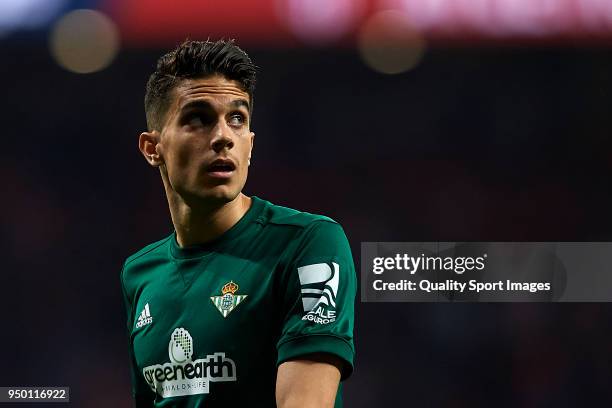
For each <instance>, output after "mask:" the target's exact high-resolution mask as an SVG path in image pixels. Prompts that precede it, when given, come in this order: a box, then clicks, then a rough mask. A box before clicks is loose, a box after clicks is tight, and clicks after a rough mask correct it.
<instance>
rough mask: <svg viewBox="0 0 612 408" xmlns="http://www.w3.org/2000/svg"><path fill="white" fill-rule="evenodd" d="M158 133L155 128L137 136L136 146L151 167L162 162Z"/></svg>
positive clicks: (157, 165)
mask: <svg viewBox="0 0 612 408" xmlns="http://www.w3.org/2000/svg"><path fill="white" fill-rule="evenodd" d="M159 139H160V134H159V132H158V131H157V130H154V131H153V132H142V133H141V134H140V137H139V138H138V148H139V149H140V153H142V155H143V156H144V158H145V159H146V161H147V162H149V164H150V165H151V166H153V167H159V166H161V165H162V164H164V158H163V156H162V155H161V154H160V153H159V149H158V148H159V147H161V146H160V145H158V144H159Z"/></svg>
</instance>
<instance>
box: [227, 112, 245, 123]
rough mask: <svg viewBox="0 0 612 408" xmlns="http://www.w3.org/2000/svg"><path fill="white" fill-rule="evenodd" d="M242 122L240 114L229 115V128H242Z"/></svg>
mask: <svg viewBox="0 0 612 408" xmlns="http://www.w3.org/2000/svg"><path fill="white" fill-rule="evenodd" d="M244 121H245V118H244V115H243V114H242V113H239V112H235V113H232V114H231V115H230V121H229V123H230V125H231V126H242V125H244Z"/></svg>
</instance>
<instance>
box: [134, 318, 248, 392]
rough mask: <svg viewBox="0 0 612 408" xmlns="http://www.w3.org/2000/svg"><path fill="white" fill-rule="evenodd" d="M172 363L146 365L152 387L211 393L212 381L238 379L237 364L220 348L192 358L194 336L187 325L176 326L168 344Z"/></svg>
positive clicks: (144, 370)
mask: <svg viewBox="0 0 612 408" xmlns="http://www.w3.org/2000/svg"><path fill="white" fill-rule="evenodd" d="M168 356H169V358H170V362H169V363H164V364H155V365H150V366H148V367H145V368H143V370H142V374H143V376H144V378H145V381H146V382H147V384H149V386H150V387H151V389H152V390H153V391H154V392H156V393H157V394H159V395H160V396H162V397H164V398H166V397H176V396H182V395H195V394H208V393H209V392H210V383H211V382H223V381H236V378H237V377H236V364H235V363H234V361H233V360H232V359H230V358H227V357H226V356H225V353H221V352H217V353H213V354H209V355H207V356H206V357H204V358H200V359H197V360H192V357H193V338H192V337H191V334H190V333H189V332H188V331H187V330H186V329H184V328H182V327H178V328H176V329H174V331H173V332H172V335H171V336H170V342H169V344H168Z"/></svg>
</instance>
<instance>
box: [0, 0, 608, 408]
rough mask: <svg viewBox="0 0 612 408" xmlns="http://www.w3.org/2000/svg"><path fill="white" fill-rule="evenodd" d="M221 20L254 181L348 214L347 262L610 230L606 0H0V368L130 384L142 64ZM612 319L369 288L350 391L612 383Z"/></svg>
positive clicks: (443, 402)
mask: <svg viewBox="0 0 612 408" xmlns="http://www.w3.org/2000/svg"><path fill="white" fill-rule="evenodd" d="M209 36H210V37H211V38H215V39H216V38H219V37H225V38H236V39H237V41H238V43H239V44H240V45H241V46H242V47H243V48H245V49H246V50H247V51H248V52H249V53H250V55H251V56H252V58H253V59H254V61H255V62H256V64H257V65H258V66H259V67H260V77H259V83H258V89H257V91H256V98H255V99H256V103H255V112H254V121H253V129H254V130H255V132H256V133H257V140H256V147H255V150H254V157H253V165H252V166H251V175H250V179H249V182H248V183H247V188H246V191H247V193H249V194H255V195H257V196H260V197H263V198H266V199H268V200H271V201H273V202H275V203H278V204H283V205H287V206H291V207H295V208H298V209H301V210H307V211H311V212H320V213H324V214H327V215H330V216H332V217H333V218H335V219H337V220H338V221H340V222H341V223H342V225H343V226H344V228H345V230H346V231H347V234H348V236H349V239H350V241H351V245H352V247H353V251H354V256H355V260H356V262H357V267H359V259H358V258H359V243H360V242H361V241H428V240H431V241H445V240H446V241H461V240H499V241H510V240H526V241H527V240H532V241H537V240H550V241H563V240H566V241H593V240H602V241H609V240H611V239H612V215H611V212H610V209H611V208H612V191H611V188H610V177H609V175H610V174H612V142H611V140H610V137H611V134H612V115H611V114H610V108H611V107H612V80H611V79H610V73H611V72H612V53H611V49H610V46H611V45H612V2H611V1H609V0H225V1H221V0H180V1H169V0H168V1H164V0H97V1H96V0H0V50H1V54H0V55H1V57H0V58H1V61H2V63H1V64H0V77H1V78H2V79H3V81H2V82H3V85H2V99H1V100H0V112H1V114H0V115H1V117H2V131H3V135H4V136H3V138H2V141H1V143H2V149H1V150H0V155H1V158H2V160H1V161H0V169H1V173H2V179H3V180H4V181H3V183H4V186H5V187H4V193H3V195H2V197H3V199H2V200H1V201H0V217H1V220H2V222H1V226H2V229H1V233H0V243H1V244H2V248H3V252H2V253H3V255H4V262H5V263H4V267H3V268H2V276H3V279H2V284H1V287H2V291H1V297H0V298H1V299H2V301H1V302H2V303H0V306H1V308H0V313H1V316H2V327H3V329H2V334H3V335H2V336H1V337H0V345H1V349H2V350H3V352H2V353H1V358H2V363H1V364H0V366H1V367H2V370H0V385H2V386H13V385H15V386H17V385H47V386H51V385H54V386H62V385H67V386H70V387H71V390H72V395H71V398H72V403H71V405H72V406H75V407H88V408H89V407H94V408H95V407H129V406H130V405H131V401H130V388H129V378H128V371H127V364H128V361H127V354H126V345H127V337H126V334H125V327H124V319H125V317H124V312H123V306H122V304H121V298H120V289H119V284H118V282H119V271H120V268H121V264H122V261H123V259H124V258H125V257H126V256H127V255H129V254H131V253H132V252H134V251H135V250H137V249H139V248H141V247H142V246H143V245H145V244H146V243H149V242H152V241H154V240H157V239H158V238H159V237H161V236H163V235H165V234H167V233H169V231H170V230H171V224H170V220H169V216H168V210H167V206H166V202H165V198H164V195H163V190H162V187H161V181H160V180H159V176H158V174H157V173H156V172H155V171H154V170H152V169H151V168H149V167H148V166H147V165H146V164H145V162H144V160H142V159H141V157H140V154H139V152H138V149H137V135H138V133H139V132H140V131H141V130H142V129H144V127H145V120H144V113H143V95H144V85H145V81H146V79H147V77H148V75H149V74H150V72H151V71H152V69H153V66H154V64H155V61H156V59H157V57H158V56H160V55H161V53H162V52H163V51H164V50H166V49H168V48H171V47H173V46H174V45H175V44H177V43H178V42H180V41H182V40H184V39H185V38H187V37H189V38H192V39H200V38H207V37H209ZM611 318H612V308H611V307H610V305H608V304H361V303H358V304H357V322H356V345H357V350H358V355H357V361H356V371H355V373H354V375H353V376H352V377H351V379H350V380H349V381H348V382H347V383H346V385H345V401H346V406H347V407H378V406H380V407H387V406H411V407H426V406H427V407H430V406H431V407H468V406H469V407H474V406H495V407H517V406H520V407H545V406H555V407H559V406H592V405H595V404H597V405H598V406H606V405H610V404H611V403H612V393H611V391H610V387H609V383H610V378H611V374H612V373H611V364H610V361H611V358H612V347H611V344H612V342H611V341H610V340H611V338H612V337H611V334H612V333H611V329H610V321H611ZM22 406H23V405H22ZM37 406H39V405H37Z"/></svg>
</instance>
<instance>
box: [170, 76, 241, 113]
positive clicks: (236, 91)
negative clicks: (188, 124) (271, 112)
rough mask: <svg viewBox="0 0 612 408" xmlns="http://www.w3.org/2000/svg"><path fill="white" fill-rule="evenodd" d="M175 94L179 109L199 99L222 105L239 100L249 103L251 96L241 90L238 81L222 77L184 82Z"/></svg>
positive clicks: (176, 104)
mask: <svg viewBox="0 0 612 408" xmlns="http://www.w3.org/2000/svg"><path fill="white" fill-rule="evenodd" d="M174 94H175V97H176V98H175V106H176V107H177V108H178V109H181V107H182V106H184V105H185V104H187V103H189V102H193V101H196V100H198V99H204V100H207V101H216V102H218V103H221V104H227V103H231V102H232V101H235V100H237V99H245V100H246V101H247V102H248V101H249V94H248V93H247V92H245V91H244V90H242V89H241V88H240V83H239V82H238V81H233V80H229V79H227V78H225V77H224V76H221V75H215V76H211V77H207V78H199V79H186V80H183V81H181V82H180V83H179V85H178V86H177V87H176V88H175V90H174Z"/></svg>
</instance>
